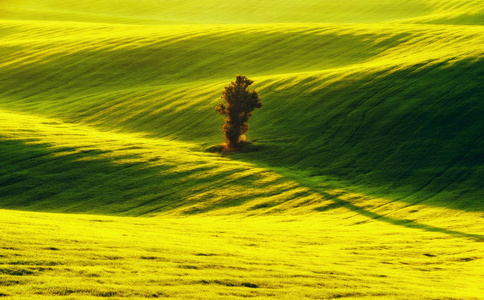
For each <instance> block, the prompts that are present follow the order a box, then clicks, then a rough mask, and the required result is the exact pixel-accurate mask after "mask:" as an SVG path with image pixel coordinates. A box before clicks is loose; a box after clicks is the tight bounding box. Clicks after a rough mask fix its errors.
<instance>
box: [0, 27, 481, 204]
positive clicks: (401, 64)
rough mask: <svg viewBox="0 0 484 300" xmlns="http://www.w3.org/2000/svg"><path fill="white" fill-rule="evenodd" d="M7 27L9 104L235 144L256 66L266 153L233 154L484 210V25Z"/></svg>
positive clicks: (257, 130) (293, 171) (0, 100)
mask: <svg viewBox="0 0 484 300" xmlns="http://www.w3.org/2000/svg"><path fill="white" fill-rule="evenodd" d="M2 24H3V26H4V31H5V32H6V33H7V34H6V35H5V36H4V41H5V42H4V44H3V45H4V47H3V50H2V51H3V52H4V53H5V54H6V55H5V56H4V59H3V61H2V65H1V67H2V71H3V72H2V73H1V75H0V85H2V86H3V89H2V92H1V94H0V95H1V96H0V107H2V108H4V109H7V110H10V111H21V112H23V113H30V112H34V113H37V114H42V115H46V116H50V117H55V118H58V119H61V120H63V121H68V122H75V123H82V124H89V125H94V126H97V127H98V128H100V129H102V130H108V131H131V132H143V133H146V134H149V135H151V136H154V137H164V138H168V139H171V140H183V141H185V142H190V143H192V144H193V147H194V148H196V149H197V150H198V151H202V150H203V149H204V148H206V147H209V146H210V145H214V144H217V143H219V142H220V141H221V133H220V125H221V120H220V118H219V117H218V116H217V115H216V114H215V113H214V112H213V110H212V108H213V107H214V106H215V104H216V103H217V101H219V100H218V98H219V95H220V91H221V89H222V88H223V86H224V85H226V84H227V83H228V82H229V81H230V80H231V79H232V77H233V74H237V73H241V74H246V75H248V76H249V77H250V78H253V79H254V80H255V81H256V88H257V89H258V90H259V91H260V93H261V95H262V98H263V100H264V103H265V106H264V109H262V110H261V111H260V112H259V111H258V112H257V114H255V115H254V117H253V119H252V120H251V124H252V125H251V126H252V128H253V129H251V130H250V136H251V137H252V139H254V140H258V142H257V144H256V145H258V148H257V149H256V150H257V151H251V152H250V153H247V154H244V155H242V156H240V155H239V156H233V158H236V159H242V160H248V161H252V162H257V163H258V164H262V165H263V166H264V167H266V168H282V170H279V171H278V172H281V171H282V172H285V175H289V176H292V175H295V176H296V177H303V178H305V177H308V176H309V177H311V178H312V177H315V178H312V179H311V181H316V182H321V181H327V180H329V181H331V178H330V177H329V176H332V177H335V179H336V180H342V181H344V183H345V185H358V186H359V187H357V190H359V191H364V192H371V193H373V194H376V195H385V196H386V197H390V198H392V199H400V200H405V201H407V202H410V203H414V202H420V201H423V200H427V199H430V201H432V202H433V203H434V204H437V205H444V206H445V205H452V206H453V207H459V208H463V209H474V210H475V209H481V208H482V201H479V200H480V199H482V197H483V196H484V195H483V189H482V183H481V180H479V176H480V175H479V174H482V163H480V161H481V159H480V157H482V155H483V154H482V151H483V150H482V149H483V147H482V141H483V139H482V133H481V132H482V131H484V128H483V127H484V124H483V122H482V121H480V119H481V115H482V112H483V103H482V101H481V99H482V93H483V92H482V85H481V84H480V82H481V81H480V80H479V78H481V77H482V76H483V73H484V65H483V61H482V57H483V52H484V49H483V48H482V44H483V43H484V38H483V36H484V35H483V29H482V28H481V26H448V25H414V24H392V25H388V24H374V25H364V26H362V25H324V24H307V25H297V24H296V25H294V24H285V25H198V26H187V25H177V26H175V25H170V26H167V25H163V26H139V25H136V26H133V25H119V24H86V23H72V22H51V23H45V22H38V21H35V22H34V21H28V22H27V21H4V22H3V23H2ZM16 49H22V51H21V52H18V51H16ZM416 112H418V113H416ZM287 169H289V171H288V172H287ZM323 175H324V176H323ZM293 179H294V178H293Z"/></svg>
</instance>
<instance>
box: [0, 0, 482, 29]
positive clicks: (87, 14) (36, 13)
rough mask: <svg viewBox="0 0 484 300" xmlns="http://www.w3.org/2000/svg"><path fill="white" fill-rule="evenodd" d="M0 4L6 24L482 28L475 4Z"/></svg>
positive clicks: (431, 0) (426, 0) (146, 0)
mask: <svg viewBox="0 0 484 300" xmlns="http://www.w3.org/2000/svg"><path fill="white" fill-rule="evenodd" d="M133 3H134V2H133V1H132V0H106V1H103V2H102V3H99V2H98V1H94V0H85V1H75V0H65V1H59V0H4V1H2V6H1V8H0V13H1V14H2V17H4V18H9V19H37V20H39V19H40V20H46V19H47V20H62V21H65V20H69V21H72V20H75V21H82V22H109V23H134V24H159V23H167V24H183V23H185V24H187V23H188V24H254V23H255V24H260V23H377V22H418V23H451V24H456V23H457V24H481V25H482V24H483V13H484V4H483V3H482V1H479V0H446V1H439V0H406V1H404V0H374V1H360V0H345V1H338V2H334V1H330V0H304V1H290V0H281V1H277V2H275V1H263V2H261V1H256V0H248V1H244V3H240V2H237V1H225V0H204V1H197V2H194V1H189V0H183V1H176V2H174V1H168V0H140V1H137V2H136V4H134V5H133Z"/></svg>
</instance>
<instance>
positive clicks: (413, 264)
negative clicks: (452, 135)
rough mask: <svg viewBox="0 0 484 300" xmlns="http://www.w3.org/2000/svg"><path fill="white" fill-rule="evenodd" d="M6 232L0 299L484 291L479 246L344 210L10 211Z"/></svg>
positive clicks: (464, 294) (462, 295)
mask: <svg viewBox="0 0 484 300" xmlns="http://www.w3.org/2000/svg"><path fill="white" fill-rule="evenodd" d="M442 217H444V218H445V215H443V216H442ZM466 219H467V220H466V221H465V224H466V225H471V224H472V223H473V221H472V219H471V218H466ZM462 220H464V218H462ZM0 226H2V235H1V237H0V243H1V248H0V249H1V253H2V256H1V257H0V270H1V272H2V273H3V274H2V275H0V280H1V283H2V286H3V287H2V293H4V294H6V295H9V296H12V297H13V298H15V299H24V298H26V299H27V298H28V299H30V298H32V299H33V298H35V299H44V298H45V299H49V298H50V297H53V296H67V297H70V298H76V299H90V297H96V296H97V297H107V296H110V297H130V298H156V297H172V298H176V299H207V298H211V299H214V298H215V299H226V298H235V297H260V298H277V299H294V298H298V299H303V298H307V299H330V298H338V297H345V298H350V299H351V298H378V297H381V298H385V299H402V298H415V299H417V298H418V299H436V298H450V299H476V298H475V297H476V296H477V295H480V294H482V292H483V290H482V285H481V284H480V282H481V281H482V267H483V265H482V259H483V251H482V247H480V243H476V242H475V241H474V240H473V239H469V238H463V237H457V236H453V235H448V234H446V233H437V232H425V231H421V230H419V229H409V228H406V227H401V226H382V224H381V223H380V222H379V221H372V220H369V219H367V218H366V217H364V216H361V215H359V214H357V213H355V212H352V211H349V210H347V209H345V208H339V209H337V210H335V211H333V212H331V211H329V212H328V213H325V214H321V213H317V214H311V215H304V216H302V215H294V216H270V217H269V216H266V217H243V218H240V217H207V216H205V217H201V216H192V217H189V218H166V217H163V218H115V217H103V216H84V215H62V214H41V213H23V212H14V211H5V210H2V211H0ZM471 226H472V225H471ZM475 229H478V228H475ZM482 229H483V228H480V229H478V230H480V232H481V233H482V232H483V231H482ZM7 299H8V298H7Z"/></svg>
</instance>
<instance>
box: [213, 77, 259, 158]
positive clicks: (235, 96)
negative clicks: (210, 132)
mask: <svg viewBox="0 0 484 300" xmlns="http://www.w3.org/2000/svg"><path fill="white" fill-rule="evenodd" d="M252 83H253V81H252V80H250V79H248V78H247V77H245V76H240V75H238V76H236V78H235V82H233V81H232V82H231V83H230V84H229V85H228V86H226V87H225V88H224V91H223V92H222V99H224V100H225V103H223V102H222V103H220V104H219V105H218V106H217V107H216V108H215V111H217V112H218V113H219V114H221V115H224V116H225V117H226V118H225V123H224V125H223V132H224V137H225V145H226V147H227V148H228V149H229V150H238V149H239V148H240V142H241V137H243V134H244V133H246V132H247V130H249V124H248V123H247V121H248V120H249V118H250V117H251V116H252V111H253V110H254V109H256V108H261V107H262V102H261V101H260V99H259V94H257V92H256V91H254V90H252V91H249V90H248V87H249V86H250V85H251V84H252Z"/></svg>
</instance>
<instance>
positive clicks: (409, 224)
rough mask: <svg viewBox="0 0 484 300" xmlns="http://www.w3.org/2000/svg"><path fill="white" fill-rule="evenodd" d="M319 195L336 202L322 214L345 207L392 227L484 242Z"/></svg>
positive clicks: (483, 238) (478, 237) (474, 236)
mask: <svg viewBox="0 0 484 300" xmlns="http://www.w3.org/2000/svg"><path fill="white" fill-rule="evenodd" d="M317 193H319V194H321V195H322V196H324V197H325V198H328V199H331V200H333V201H334V203H332V204H329V205H327V206H323V207H319V208H316V210H317V211H320V212H325V211H328V210H331V209H336V208H340V207H345V208H347V209H349V210H351V211H354V212H356V213H358V214H360V215H363V216H365V217H368V218H370V219H373V220H376V221H381V222H385V223H388V224H392V225H397V226H402V227H407V228H412V229H421V230H424V231H430V232H438V233H444V234H448V235H452V236H457V237H463V238H470V239H473V240H476V241H478V242H483V241H484V235H481V234H471V233H465V232H461V231H457V230H449V229H445V228H440V227H436V226H432V225H426V224H421V223H418V222H415V221H412V220H407V219H395V218H390V217H387V216H384V215H381V214H377V213H375V212H371V211H369V210H366V209H364V208H361V207H359V206H356V205H354V204H353V203H351V202H349V201H346V200H342V199H340V198H339V197H338V196H335V195H332V194H330V193H327V192H324V191H317Z"/></svg>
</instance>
